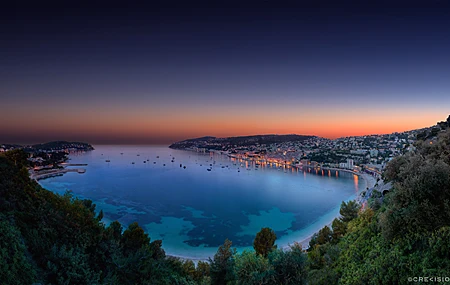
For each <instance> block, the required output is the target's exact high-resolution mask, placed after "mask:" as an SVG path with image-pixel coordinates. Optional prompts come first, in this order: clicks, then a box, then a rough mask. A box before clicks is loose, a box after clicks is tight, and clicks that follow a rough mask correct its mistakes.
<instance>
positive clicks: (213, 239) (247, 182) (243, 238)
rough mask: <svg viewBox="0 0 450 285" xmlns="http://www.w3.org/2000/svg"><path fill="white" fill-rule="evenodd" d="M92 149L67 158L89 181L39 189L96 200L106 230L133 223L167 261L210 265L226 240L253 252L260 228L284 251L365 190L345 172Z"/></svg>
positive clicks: (73, 176) (61, 180) (60, 181)
mask: <svg viewBox="0 0 450 285" xmlns="http://www.w3.org/2000/svg"><path fill="white" fill-rule="evenodd" d="M95 148H96V150H94V151H90V152H84V153H74V154H71V155H70V161H69V163H73V164H78V163H83V164H84V163H86V164H88V165H87V166H83V168H85V169H86V172H85V173H84V174H78V173H72V172H70V173H67V174H65V175H63V176H57V177H52V178H48V179H44V180H40V181H39V183H40V184H41V185H42V186H43V187H45V188H46V189H48V190H51V191H53V192H55V193H59V194H64V192H65V191H67V190H70V191H72V192H73V194H74V195H75V196H77V197H80V198H87V199H91V200H92V201H93V202H94V203H95V204H96V210H97V211H100V210H103V212H104V219H103V222H105V223H106V224H108V223H109V222H111V221H113V220H118V221H119V222H120V223H122V224H123V225H124V227H125V228H126V227H127V226H128V225H129V224H130V223H132V222H135V221H136V222H138V223H139V225H141V226H142V227H143V228H144V230H145V231H146V232H147V233H148V234H149V235H150V237H151V239H152V240H155V239H162V240H163V248H164V249H165V251H166V253H167V254H171V255H176V256H182V257H189V258H193V259H205V258H207V257H212V256H213V255H214V253H215V252H216V251H217V248H218V246H219V245H221V244H223V242H224V240H225V239H226V238H228V239H230V240H231V241H232V242H233V246H234V247H237V248H238V250H239V251H241V250H243V249H246V248H251V247H252V243H253V239H254V237H255V235H256V233H257V232H258V231H259V230H260V229H261V228H262V227H270V228H272V229H273V230H274V231H275V233H276V234H277V237H278V238H277V244H278V246H279V247H284V246H287V245H288V244H292V243H293V242H294V241H300V240H302V239H304V238H306V237H308V236H309V235H311V234H312V233H314V232H316V231H318V230H319V229H320V228H321V227H323V226H324V225H325V224H327V223H329V222H331V220H332V219H333V218H334V217H335V216H336V215H338V212H339V206H340V204H341V202H342V201H348V200H351V199H354V198H355V195H356V194H357V193H358V191H361V190H363V189H365V183H364V181H361V180H360V179H359V178H358V177H357V176H356V175H353V174H350V173H345V172H339V173H337V172H335V171H333V172H328V171H325V172H321V171H319V172H316V171H314V170H309V171H302V170H299V169H297V168H287V167H283V166H280V165H275V164H271V165H265V164H263V165H260V166H256V165H255V164H254V162H249V161H238V160H236V159H233V158H230V157H228V156H226V155H221V154H217V153H205V154H203V153H196V152H190V151H183V150H173V149H169V148H168V147H167V146H95ZM107 161H109V162H107ZM76 167H77V168H80V166H76ZM208 168H209V169H211V171H208V170H207V169H208Z"/></svg>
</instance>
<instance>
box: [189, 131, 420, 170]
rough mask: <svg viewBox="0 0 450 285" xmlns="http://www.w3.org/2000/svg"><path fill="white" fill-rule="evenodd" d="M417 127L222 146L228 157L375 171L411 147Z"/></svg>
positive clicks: (203, 149) (205, 148) (204, 147)
mask: <svg viewBox="0 0 450 285" xmlns="http://www.w3.org/2000/svg"><path fill="white" fill-rule="evenodd" d="M420 131H421V130H413V131H408V132H403V133H393V134H385V135H368V136H353V137H344V138H338V139H334V140H331V139H326V138H320V137H311V138H308V139H306V140H303V141H295V142H283V143H274V144H258V143H255V144H253V145H249V146H239V147H230V146H229V145H227V146H226V148H225V147H224V149H223V150H222V151H221V152H222V153H224V154H228V155H230V156H232V157H235V158H239V159H248V160H255V161H260V162H262V163H280V164H284V165H295V166H302V167H322V168H340V169H349V170H354V171H361V170H362V169H364V170H365V171H366V172H370V173H374V174H377V173H378V174H379V173H380V172H381V170H382V169H383V168H384V167H385V165H386V163H387V162H388V161H390V160H391V159H392V158H393V157H395V156H397V155H400V154H402V153H405V152H407V151H410V150H413V149H414V145H413V143H414V142H415V141H416V137H417V134H418V133H419V132H420ZM189 149H190V150H194V151H199V152H205V151H208V150H210V149H214V150H216V151H217V146H216V145H215V146H214V147H211V148H210V149H208V146H207V145H206V146H205V145H200V144H199V145H198V146H192V147H191V148H189Z"/></svg>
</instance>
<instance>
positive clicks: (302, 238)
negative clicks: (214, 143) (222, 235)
mask: <svg viewBox="0 0 450 285" xmlns="http://www.w3.org/2000/svg"><path fill="white" fill-rule="evenodd" d="M220 154H221V155H224V154H223V153H220ZM63 165H64V166H84V165H86V164H67V163H64V164H63ZM290 167H293V168H298V169H302V168H301V167H298V166H293V165H290ZM322 169H324V170H325V168H322ZM78 170H79V169H77V168H64V169H55V170H51V171H49V172H47V173H34V177H31V178H32V179H35V180H39V179H45V178H49V177H53V176H57V175H63V174H64V173H66V172H79V171H78ZM302 170H303V169H302ZM327 170H332V171H344V172H348V173H352V174H354V175H358V177H359V178H361V179H363V180H364V181H365V185H366V187H364V188H362V187H361V186H363V185H364V184H360V189H361V190H360V192H358V193H357V194H356V196H355V195H352V196H351V197H350V198H348V199H347V200H346V201H350V200H356V201H358V197H359V193H361V192H362V191H363V189H364V190H365V189H366V188H367V187H373V185H374V184H375V181H376V179H375V178H374V177H373V176H371V175H370V174H367V173H357V172H354V171H351V170H348V169H339V168H327ZM339 208H340V205H337V207H336V208H333V209H332V210H330V211H329V212H328V213H327V214H326V215H324V216H322V217H319V218H318V219H317V220H316V221H315V222H313V223H312V224H311V225H309V226H307V227H306V228H305V229H304V234H302V232H298V233H296V236H293V237H291V238H292V239H291V241H290V242H289V243H288V242H287V241H286V240H284V241H283V240H282V239H281V240H279V243H278V246H279V248H280V249H283V250H289V249H290V245H292V244H294V243H298V244H301V245H302V248H303V249H307V248H308V247H309V242H310V240H311V238H312V236H313V235H314V234H315V233H317V232H318V231H319V230H320V229H322V228H323V227H324V226H331V224H332V221H333V220H334V219H335V218H337V217H339V216H340V214H339ZM255 234H256V233H255ZM163 249H164V246H163ZM243 249H252V247H251V246H249V247H247V248H240V249H239V252H240V251H242V250H243ZM169 250H170V249H169ZM215 250H217V249H215ZM215 252H216V251H213V252H211V255H209V252H208V253H206V252H204V253H203V256H202V254H197V255H196V254H195V253H194V254H192V253H189V252H185V253H184V254H183V253H181V254H176V253H174V254H171V253H167V254H166V255H167V256H168V257H169V256H170V257H174V258H180V259H182V260H192V261H193V262H194V263H197V262H198V261H208V260H209V258H213V257H214V254H215ZM205 253H206V254H205ZM191 254H192V255H193V256H190V255H191ZM208 255H209V256H208Z"/></svg>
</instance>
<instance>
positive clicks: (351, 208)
mask: <svg viewBox="0 0 450 285" xmlns="http://www.w3.org/2000/svg"><path fill="white" fill-rule="evenodd" d="M359 208H360V206H359V205H358V203H357V202H356V201H354V200H352V201H348V202H347V203H346V202H342V204H341V209H340V210H339V213H340V214H341V218H340V219H341V220H342V221H343V222H344V223H348V222H350V221H351V220H353V219H354V218H356V217H357V216H358V211H359Z"/></svg>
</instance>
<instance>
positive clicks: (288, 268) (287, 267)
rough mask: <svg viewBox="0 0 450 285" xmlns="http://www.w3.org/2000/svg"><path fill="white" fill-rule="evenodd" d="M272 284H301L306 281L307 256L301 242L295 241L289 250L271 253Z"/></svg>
mask: <svg viewBox="0 0 450 285" xmlns="http://www.w3.org/2000/svg"><path fill="white" fill-rule="evenodd" d="M268 258H269V264H270V266H271V271H272V282H273V283H272V284H286V285H291V284H292V285H301V284H305V282H306V256H305V254H304V253H303V250H302V246H301V244H298V243H295V244H294V245H292V246H291V247H290V249H289V250H287V251H283V250H274V251H272V252H271V253H269V257H268Z"/></svg>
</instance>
